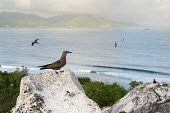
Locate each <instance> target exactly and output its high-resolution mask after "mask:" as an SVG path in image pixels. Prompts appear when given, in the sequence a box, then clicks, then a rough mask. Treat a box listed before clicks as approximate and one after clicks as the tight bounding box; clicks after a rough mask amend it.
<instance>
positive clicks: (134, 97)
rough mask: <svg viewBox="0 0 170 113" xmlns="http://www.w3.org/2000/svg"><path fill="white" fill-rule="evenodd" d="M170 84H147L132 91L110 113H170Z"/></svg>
mask: <svg viewBox="0 0 170 113" xmlns="http://www.w3.org/2000/svg"><path fill="white" fill-rule="evenodd" d="M169 106H170V84H167V83H155V84H154V83H145V84H141V85H139V86H138V87H136V88H134V89H133V90H132V91H130V92H129V93H128V94H127V95H126V96H124V97H123V98H122V99H120V100H119V101H118V102H117V103H116V104H114V105H113V106H112V108H111V112H110V113H119V112H121V111H125V112H127V113H170V108H169Z"/></svg>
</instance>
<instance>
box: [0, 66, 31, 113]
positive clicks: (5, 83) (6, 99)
mask: <svg viewBox="0 0 170 113" xmlns="http://www.w3.org/2000/svg"><path fill="white" fill-rule="evenodd" d="M27 75H28V69H27V68H26V67H24V66H22V68H21V70H20V69H19V68H17V69H16V71H14V72H12V73H7V72H6V71H5V72H1V71H0V113H6V112H7V111H9V110H10V109H11V108H12V107H13V106H14V105H15V104H16V99H17V97H18V95H19V88H20V81H21V78H22V77H24V76H27Z"/></svg>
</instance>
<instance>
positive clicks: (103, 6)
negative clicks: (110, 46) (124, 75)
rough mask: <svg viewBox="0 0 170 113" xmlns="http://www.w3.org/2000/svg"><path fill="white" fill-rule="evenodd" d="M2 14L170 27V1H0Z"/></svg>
mask: <svg viewBox="0 0 170 113" xmlns="http://www.w3.org/2000/svg"><path fill="white" fill-rule="evenodd" d="M0 10H1V11H4V10H6V11H9V10H10V11H20V12H30V13H38V14H43V15H58V14H63V13H64V14H69V13H76V14H91V15H98V16H102V17H105V18H109V19H112V20H114V21H125V22H136V23H140V24H153V25H154V24H155V25H156V24H157V25H159V24H160V25H163V24H169V25H170V21H169V20H170V13H169V12H170V0H1V1H0Z"/></svg>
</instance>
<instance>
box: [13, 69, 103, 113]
mask: <svg viewBox="0 0 170 113" xmlns="http://www.w3.org/2000/svg"><path fill="white" fill-rule="evenodd" d="M11 113H101V109H100V108H99V107H98V105H97V104H96V103H95V102H93V101H92V100H91V99H89V98H88V97H87V96H86V95H85V92H84V90H83V88H82V86H81V85H80V83H79V81H78V80H77V78H76V76H75V75H74V73H73V72H71V71H69V70H64V72H63V73H59V74H56V73H54V72H45V73H40V74H33V75H31V76H27V77H24V78H22V80H21V86H20V95H19V96H18V98H17V103H16V106H15V107H14V108H13V109H12V110H11Z"/></svg>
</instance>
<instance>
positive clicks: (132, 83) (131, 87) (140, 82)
mask: <svg viewBox="0 0 170 113" xmlns="http://www.w3.org/2000/svg"><path fill="white" fill-rule="evenodd" d="M140 84H143V82H142V81H139V82H137V81H132V82H130V83H129V85H130V88H129V91H130V90H132V89H133V88H135V87H137V86H138V85H140Z"/></svg>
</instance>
